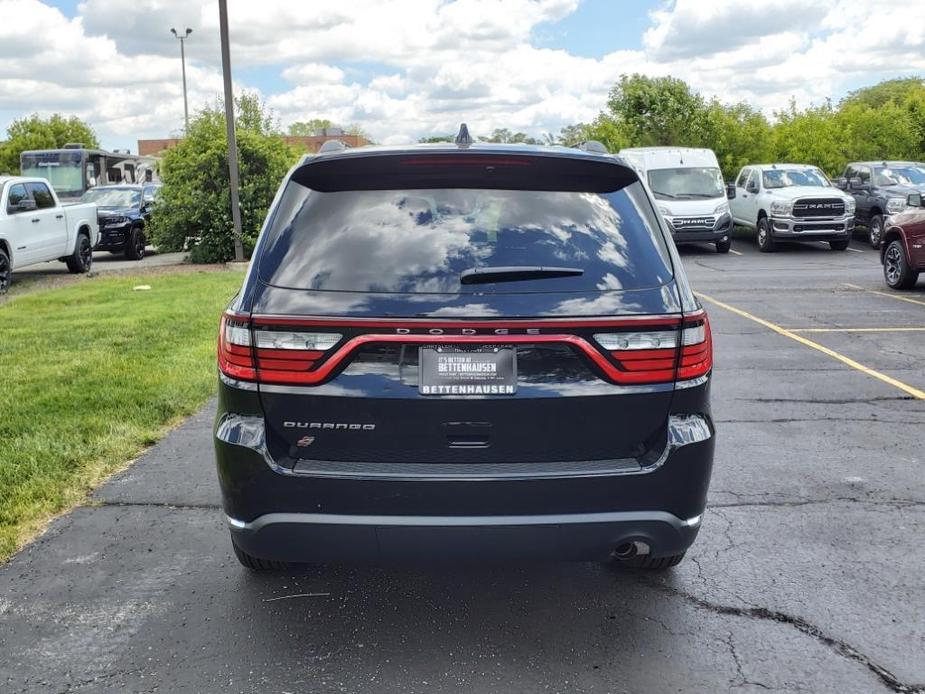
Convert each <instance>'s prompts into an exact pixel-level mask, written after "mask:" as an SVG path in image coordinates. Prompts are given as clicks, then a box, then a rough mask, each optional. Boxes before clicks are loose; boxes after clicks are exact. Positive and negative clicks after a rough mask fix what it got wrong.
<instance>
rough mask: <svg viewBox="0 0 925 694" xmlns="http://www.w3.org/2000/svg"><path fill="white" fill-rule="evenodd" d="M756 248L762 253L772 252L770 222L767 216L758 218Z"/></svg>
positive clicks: (772, 240) (772, 242)
mask: <svg viewBox="0 0 925 694" xmlns="http://www.w3.org/2000/svg"><path fill="white" fill-rule="evenodd" d="M758 250H759V251H761V252H762V253H773V252H774V239H773V238H771V223H770V222H769V221H768V218H767V217H762V218H761V219H759V220H758Z"/></svg>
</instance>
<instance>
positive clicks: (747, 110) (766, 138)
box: [698, 99, 771, 180]
mask: <svg viewBox="0 0 925 694" xmlns="http://www.w3.org/2000/svg"><path fill="white" fill-rule="evenodd" d="M704 123H705V133H704V139H703V140H701V141H700V142H699V143H698V144H699V145H700V146H702V147H709V148H710V149H712V150H713V151H714V152H715V153H716V158H717V159H718V160H719V165H720V168H721V169H722V171H723V176H724V177H725V178H726V180H732V179H733V178H734V177H735V175H736V174H737V173H738V172H739V170H740V169H741V168H742V167H743V166H745V165H746V164H756V163H761V162H766V161H768V160H769V159H771V124H770V123H768V119H767V118H765V117H764V114H762V113H761V112H760V111H756V110H755V109H753V108H752V107H751V106H749V105H748V104H744V103H739V104H733V105H731V106H727V105H725V104H721V103H720V102H719V101H717V100H716V99H713V100H712V101H710V103H709V105H708V106H707V111H706V118H705V121H704Z"/></svg>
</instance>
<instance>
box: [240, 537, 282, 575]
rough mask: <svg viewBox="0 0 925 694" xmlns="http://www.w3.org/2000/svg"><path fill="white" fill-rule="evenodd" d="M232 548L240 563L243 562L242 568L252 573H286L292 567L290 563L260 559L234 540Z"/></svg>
mask: <svg viewBox="0 0 925 694" xmlns="http://www.w3.org/2000/svg"><path fill="white" fill-rule="evenodd" d="M231 546H232V547H233V548H234V555H235V556H236V557H237V558H238V561H239V562H241V566H243V567H246V568H248V569H250V570H251V571H285V570H286V569H289V568H291V567H292V565H291V564H290V563H289V562H285V561H274V560H272V559H258V558H257V557H254V556H252V555H250V554H248V553H247V552H245V551H244V550H243V549H241V548H240V547H238V545H237V543H236V542H235V541H234V539H233V538H232V540H231Z"/></svg>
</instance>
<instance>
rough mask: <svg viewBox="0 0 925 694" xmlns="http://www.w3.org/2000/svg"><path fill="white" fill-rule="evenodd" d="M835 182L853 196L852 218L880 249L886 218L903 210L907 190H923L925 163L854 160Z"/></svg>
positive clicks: (874, 245)
mask: <svg viewBox="0 0 925 694" xmlns="http://www.w3.org/2000/svg"><path fill="white" fill-rule="evenodd" d="M835 185H836V186H838V187H839V188H841V189H842V190H844V191H846V192H848V193H850V194H851V195H853V196H854V199H855V201H856V202H857V211H856V212H855V217H856V218H857V221H858V222H860V223H861V224H864V225H866V226H867V238H868V241H869V242H870V245H871V246H872V247H873V248H880V241H881V240H882V239H883V230H884V229H885V228H886V224H885V220H886V218H888V217H889V216H890V215H893V214H897V213H899V212H902V211H903V210H904V209H906V199H907V198H908V196H909V194H910V193H925V164H922V163H919V162H912V161H857V162H852V163H850V164H848V166H846V167H845V173H844V175H843V176H842V177H841V178H839V179H837V180H836V181H835Z"/></svg>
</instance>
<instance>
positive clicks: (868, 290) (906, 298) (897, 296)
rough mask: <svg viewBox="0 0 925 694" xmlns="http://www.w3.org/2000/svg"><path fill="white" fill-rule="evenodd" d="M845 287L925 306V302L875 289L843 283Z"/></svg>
mask: <svg viewBox="0 0 925 694" xmlns="http://www.w3.org/2000/svg"><path fill="white" fill-rule="evenodd" d="M845 286H846V287H851V288H852V289H860V290H861V291H862V292H867V293H868V294H876V295H877V296H886V297H889V298H890V299H896V300H897V301H905V302H907V303H910V304H918V305H919V306H925V301H920V300H919V299H910V298H909V297H908V296H900V295H899V294H890V293H889V292H878V291H877V290H876V289H864V287H859V286H858V285H856V284H848V283H847V282H845Z"/></svg>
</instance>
